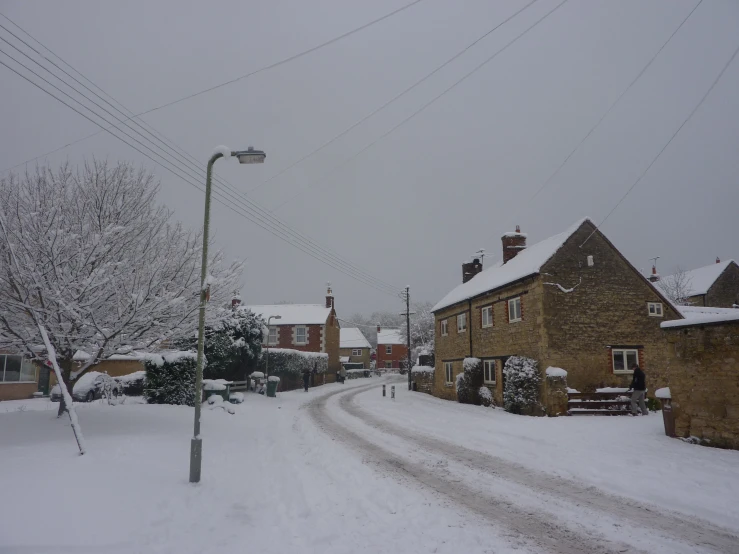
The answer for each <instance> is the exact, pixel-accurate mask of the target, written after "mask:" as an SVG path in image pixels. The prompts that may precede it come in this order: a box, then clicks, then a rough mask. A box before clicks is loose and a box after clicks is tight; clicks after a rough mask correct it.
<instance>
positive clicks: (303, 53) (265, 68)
mask: <svg viewBox="0 0 739 554" xmlns="http://www.w3.org/2000/svg"><path fill="white" fill-rule="evenodd" d="M422 1H423V0H413V1H412V2H410V3H408V4H406V5H404V6H401V7H400V8H398V9H396V10H394V11H392V12H390V13H387V14H385V15H383V16H382V17H379V18H377V19H374V20H372V21H370V22H369V23H365V24H364V25H361V26H359V27H357V28H355V29H352V30H351V31H347V32H346V33H344V34H342V35H339V36H337V37H334V38H332V39H330V40H327V41H325V42H322V43H321V44H318V45H317V46H313V47H312V48H309V49H307V50H303V51H301V52H298V53H297V54H293V55H291V56H288V57H287V58H283V59H281V60H279V61H277V62H275V63H272V64H269V65H266V66H263V67H260V68H259V69H255V70H254V71H251V72H249V73H245V74H244V75H241V76H239V77H236V78H235V79H231V80H229V81H225V82H222V83H219V84H217V85H214V86H211V87H208V88H206V89H203V90H201V91H198V92H195V93H193V94H189V95H187V96H183V97H182V98H179V99H177V100H173V101H171V102H167V103H165V104H161V105H160V106H156V107H154V108H150V109H148V110H146V111H143V112H140V113H137V114H135V115H132V116H131V117H130V118H129V119H133V118H136V117H140V116H142V115H146V114H149V113H152V112H155V111H157V110H161V109H163V108H167V107H169V106H173V105H174V104H179V103H180V102H184V101H185V100H189V99H191V98H195V97H196V96H200V95H202V94H205V93H207V92H211V91H213V90H216V89H219V88H222V87H225V86H228V85H231V84H233V83H236V82H238V81H241V80H244V79H247V78H249V77H251V76H253V75H257V74H258V73H263V72H265V71H268V70H270V69H274V68H276V67H279V66H281V65H285V64H287V63H289V62H292V61H295V60H297V59H299V58H302V57H304V56H307V55H308V54H312V53H313V52H316V51H318V50H321V49H322V48H325V47H326V46H330V45H331V44H334V43H336V42H339V41H340V40H343V39H345V38H347V37H349V36H351V35H353V34H355V33H358V32H360V31H363V30H365V29H367V28H369V27H372V26H373V25H375V24H377V23H380V22H381V21H384V20H386V19H389V18H391V17H393V16H394V15H397V14H399V13H401V12H403V11H405V10H407V9H408V8H410V7H412V6H414V5H416V4H418V3H420V2H422ZM0 16H2V17H3V18H5V19H7V20H8V21H10V22H11V23H12V24H13V25H15V26H16V27H18V28H19V29H20V26H19V25H17V24H16V23H15V22H14V21H13V20H11V19H10V18H9V17H8V16H6V15H5V14H3V13H0ZM24 32H25V31H24ZM26 34H28V33H26ZM28 36H30V34H29V35H28ZM34 40H35V39H34ZM37 42H38V41H37ZM39 44H41V43H40V42H39ZM42 46H43V45H42ZM44 48H46V49H47V50H49V51H51V49H49V48H47V47H46V46H44ZM59 59H61V58H59ZM65 63H66V62H65ZM100 90H102V89H100ZM101 132H102V130H100V131H97V132H95V133H92V134H90V135H87V136H85V137H82V138H80V139H78V140H76V141H73V142H71V143H69V144H66V145H64V146H60V147H59V148H56V149H54V150H52V151H50V152H47V153H46V154H42V155H40V156H36V157H35V158H31V159H30V160H27V161H26V162H24V163H28V162H31V161H34V160H37V159H38V158H42V157H45V156H48V155H50V154H53V153H54V152H58V151H59V150H62V149H64V148H67V147H68V146H72V145H74V144H77V143H79V142H82V141H85V140H87V139H89V138H92V137H94V136H95V135H98V134H99V133H101ZM18 165H23V164H18ZM18 165H15V166H13V167H10V168H8V169H5V170H3V173H5V172H6V171H9V170H12V169H15V168H16V167H18Z"/></svg>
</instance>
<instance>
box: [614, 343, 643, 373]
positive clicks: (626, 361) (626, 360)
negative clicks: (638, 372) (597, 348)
mask: <svg viewBox="0 0 739 554" xmlns="http://www.w3.org/2000/svg"><path fill="white" fill-rule="evenodd" d="M617 352H618V353H621V355H622V356H623V361H624V369H616V353H617ZM628 353H633V354H634V356H635V357H636V362H635V363H636V364H638V363H639V349H638V348H611V371H612V372H613V374H614V375H633V373H634V371H633V370H631V369H629V358H628Z"/></svg>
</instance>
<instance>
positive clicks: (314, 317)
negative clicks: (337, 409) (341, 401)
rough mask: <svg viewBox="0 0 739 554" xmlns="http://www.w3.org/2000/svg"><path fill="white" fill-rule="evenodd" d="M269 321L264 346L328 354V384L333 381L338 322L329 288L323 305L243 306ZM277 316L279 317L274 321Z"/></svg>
mask: <svg viewBox="0 0 739 554" xmlns="http://www.w3.org/2000/svg"><path fill="white" fill-rule="evenodd" d="M245 308H246V309H249V310H251V311H252V312H254V313H255V314H257V315H259V316H261V317H262V318H263V319H264V322H265V323H267V322H268V321H269V335H268V336H267V337H265V339H264V344H263V346H264V347H267V348H290V349H293V350H300V351H302V352H321V353H325V354H328V373H327V376H326V381H327V382H333V381H335V379H336V372H337V371H338V370H339V369H340V368H341V366H340V363H339V332H340V329H339V320H338V319H337V318H336V310H335V309H334V297H333V294H332V293H331V289H330V288H329V289H328V292H327V294H326V303H325V304H324V305H321V304H266V305H254V306H245ZM270 316H275V317H272V319H271V320H269V318H270ZM276 316H279V319H277V317H276Z"/></svg>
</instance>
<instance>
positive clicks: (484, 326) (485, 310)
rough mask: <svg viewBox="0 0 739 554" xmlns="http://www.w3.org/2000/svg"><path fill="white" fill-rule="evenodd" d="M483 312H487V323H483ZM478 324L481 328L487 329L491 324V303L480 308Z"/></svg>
mask: <svg viewBox="0 0 739 554" xmlns="http://www.w3.org/2000/svg"><path fill="white" fill-rule="evenodd" d="M485 314H488V316H489V317H488V323H485ZM480 325H482V328H483V329H487V328H489V327H492V326H493V306H492V304H491V305H490V306H484V307H483V308H482V310H480Z"/></svg>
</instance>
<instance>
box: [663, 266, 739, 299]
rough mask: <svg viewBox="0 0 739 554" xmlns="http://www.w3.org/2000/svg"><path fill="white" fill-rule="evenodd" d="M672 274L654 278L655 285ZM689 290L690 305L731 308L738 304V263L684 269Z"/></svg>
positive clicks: (667, 279)
mask: <svg viewBox="0 0 739 554" xmlns="http://www.w3.org/2000/svg"><path fill="white" fill-rule="evenodd" d="M672 277H673V276H669V277H664V278H663V279H660V280H656V283H655V284H656V285H657V287H661V283H664V282H665V281H667V282H669V281H670V279H671V278H672ZM684 279H685V280H686V284H687V288H688V290H689V291H690V292H689V294H690V296H688V299H687V301H688V303H689V304H690V305H692V306H712V307H716V308H733V307H734V306H739V265H737V263H736V262H735V261H734V260H728V261H725V262H722V261H721V260H720V259H719V258H716V263H715V264H711V265H707V266H704V267H699V268H697V269H692V270H690V271H686V272H685V275H684Z"/></svg>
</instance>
